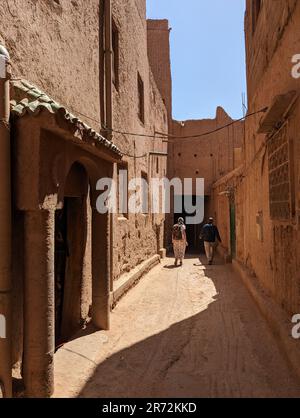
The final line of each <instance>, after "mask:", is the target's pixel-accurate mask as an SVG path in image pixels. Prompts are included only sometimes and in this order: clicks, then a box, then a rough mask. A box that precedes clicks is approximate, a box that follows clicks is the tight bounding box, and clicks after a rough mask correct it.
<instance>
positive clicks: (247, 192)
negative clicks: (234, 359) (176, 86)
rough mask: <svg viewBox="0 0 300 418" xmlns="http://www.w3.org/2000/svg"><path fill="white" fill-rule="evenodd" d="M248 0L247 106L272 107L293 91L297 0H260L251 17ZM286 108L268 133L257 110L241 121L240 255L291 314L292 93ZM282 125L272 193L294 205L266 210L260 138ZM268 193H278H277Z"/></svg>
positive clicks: (266, 154)
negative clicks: (280, 166) (280, 167)
mask: <svg viewBox="0 0 300 418" xmlns="http://www.w3.org/2000/svg"><path fill="white" fill-rule="evenodd" d="M253 3H255V2H252V1H250V0H249V1H248V2H247V12H246V19H245V33H246V51H247V81H248V101H249V103H248V107H249V111H250V112H254V111H258V110H260V109H262V108H264V107H266V106H269V109H271V106H272V103H273V101H274V98H275V96H277V95H285V94H287V93H288V92H290V91H292V90H296V91H297V90H299V87H300V79H295V78H293V77H292V67H293V64H292V57H293V56H294V55H295V54H299V53H300V26H299V21H300V3H299V2H298V1H295V0H290V1H285V0H278V1H276V2H274V1H271V0H266V1H264V2H261V9H260V12H259V14H258V16H257V18H256V19H255V15H254V9H253ZM254 19H255V20H254ZM270 111H272V110H270ZM285 113H286V114H285V115H280V118H279V119H278V120H274V126H273V130H272V131H271V132H270V133H269V134H265V133H262V134H259V133H258V130H259V127H260V125H261V121H262V115H261V114H258V115H256V116H254V117H252V118H249V119H248V120H247V122H246V140H245V178H244V182H243V183H244V221H245V230H244V237H245V239H244V254H243V256H241V259H242V261H243V262H244V263H245V264H246V265H247V266H248V267H249V269H250V270H252V271H253V273H254V274H255V275H256V276H257V278H258V280H259V282H260V284H261V285H262V286H263V287H264V288H265V289H266V290H267V291H268V292H269V293H270V294H271V295H272V296H273V298H274V299H275V300H276V301H277V302H278V304H279V305H281V306H282V307H283V308H284V309H285V311H286V312H287V313H288V314H291V313H298V312H299V306H300V287H299V283H300V276H299V271H300V265H299V262H300V257H299V255H300V253H299V251H300V246H299V238H300V230H299V210H300V201H299V187H300V183H299V169H300V167H299V156H300V154H299V131H300V123H299V120H300V118H299V114H300V105H299V101H296V103H294V104H293V103H289V106H288V108H286V112H285ZM283 124H285V125H283ZM282 128H283V129H284V133H283V139H282V140H283V141H285V142H286V144H289V146H290V147H291V150H292V151H290V152H288V153H287V154H286V155H285V152H284V149H285V148H284V147H285V145H284V147H283V148H282V151H281V152H280V153H279V155H280V158H282V159H283V160H282V161H283V162H284V161H285V159H286V162H285V166H286V167H288V171H289V172H288V173H287V172H286V173H282V175H283V180H282V181H283V182H284V185H283V189H282V191H281V193H280V194H281V198H280V199H279V200H282V202H283V201H284V200H287V199H286V194H287V193H288V194H289V198H290V199H291V200H290V202H291V203H290V204H291V206H293V208H292V207H290V206H289V209H288V211H290V213H289V214H288V215H287V216H286V214H285V212H286V209H284V208H282V209H284V210H283V212H282V213H281V214H280V213H277V215H274V214H273V213H272V211H271V204H270V202H271V200H272V199H274V194H273V192H272V194H271V193H270V190H271V188H270V187H272V188H273V187H274V186H275V183H276V182H277V180H278V179H276V178H274V176H271V174H270V173H271V171H272V165H273V164H275V166H276V164H277V163H276V161H275V160H272V161H269V159H270V153H271V150H270V149H268V147H266V146H265V141H267V140H268V138H270V136H273V137H274V135H276V134H277V133H278V132H280V129H282ZM269 143H270V144H271V143H272V139H270V141H269ZM278 173H279V172H278ZM274 181H275V183H274ZM273 183H274V184H273ZM275 199H277V200H278V196H277V197H275ZM292 201H294V203H293V202H292ZM278 208H279V206H278ZM285 208H287V206H286V205H285ZM279 209H280V208H279ZM280 210H281V209H280ZM277 212H278V211H277Z"/></svg>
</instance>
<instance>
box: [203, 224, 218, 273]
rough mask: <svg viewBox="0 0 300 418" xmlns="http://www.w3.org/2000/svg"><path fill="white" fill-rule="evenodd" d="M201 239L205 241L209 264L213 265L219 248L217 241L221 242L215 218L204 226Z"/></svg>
mask: <svg viewBox="0 0 300 418" xmlns="http://www.w3.org/2000/svg"><path fill="white" fill-rule="evenodd" d="M200 239H203V241H204V248H205V253H206V257H207V260H208V264H209V265H211V264H212V262H213V259H214V252H215V248H216V246H217V240H218V241H219V242H222V241H221V237H220V234H219V231H218V228H217V227H216V226H215V225H214V220H213V218H209V220H208V224H206V225H204V226H203V228H202V231H201V234H200Z"/></svg>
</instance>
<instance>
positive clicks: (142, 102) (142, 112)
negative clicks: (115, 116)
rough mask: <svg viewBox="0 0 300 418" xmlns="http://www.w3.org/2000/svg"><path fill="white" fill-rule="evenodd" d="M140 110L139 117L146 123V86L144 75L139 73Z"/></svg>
mask: <svg viewBox="0 0 300 418" xmlns="http://www.w3.org/2000/svg"><path fill="white" fill-rule="evenodd" d="M138 95H139V97H138V101H139V102H138V106H139V109H138V112H139V118H140V121H141V122H142V123H143V124H144V123H145V88H144V82H143V80H142V77H141V76H140V74H139V73H138Z"/></svg>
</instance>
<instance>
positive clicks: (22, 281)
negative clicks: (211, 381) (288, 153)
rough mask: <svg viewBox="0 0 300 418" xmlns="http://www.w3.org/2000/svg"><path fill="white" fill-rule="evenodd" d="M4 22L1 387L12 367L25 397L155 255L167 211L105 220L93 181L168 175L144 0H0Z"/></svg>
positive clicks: (47, 388)
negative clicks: (13, 0) (60, 351)
mask: <svg viewBox="0 0 300 418" xmlns="http://www.w3.org/2000/svg"><path fill="white" fill-rule="evenodd" d="M0 19H1V22H2V23H1V29H0V37H1V44H2V45H5V47H6V49H7V51H9V55H10V63H11V72H12V74H11V75H9V74H7V79H3V80H1V92H2V93H3V96H5V98H6V102H5V103H6V108H5V109H4V110H5V112H4V110H3V109H2V108H1V112H2V110H3V112H2V115H3V114H4V113H5V116H6V125H5V126H4V124H2V126H1V134H2V135H3V137H4V136H5V138H6V142H5V149H2V156H1V158H2V160H1V163H2V174H3V179H4V180H3V181H5V179H6V180H7V181H6V183H5V184H3V185H2V187H1V193H3V195H4V193H6V195H5V198H6V201H9V200H10V198H11V200H12V205H11V208H10V207H9V205H2V203H1V222H2V224H1V225H2V226H3V234H2V237H1V251H2V255H1V258H2V260H1V279H0V308H1V314H2V313H3V314H4V315H5V317H6V318H7V338H6V339H1V340H0V352H1V355H0V381H1V393H2V395H3V394H4V395H5V396H10V395H11V387H12V384H11V383H12V382H11V368H12V369H13V375H14V377H16V378H17V379H22V381H23V384H24V388H25V395H26V396H30V397H39V396H50V395H51V393H52V391H53V367H54V361H55V360H54V352H55V349H56V347H58V346H59V345H60V344H61V343H63V342H64V341H67V340H68V339H69V338H70V337H71V336H72V335H74V333H75V332H76V331H77V330H79V329H80V328H81V327H82V326H83V325H84V324H85V323H86V322H89V321H90V319H92V321H93V323H94V325H95V326H96V327H97V328H100V329H108V328H109V326H110V324H109V316H110V309H111V307H112V306H113V305H114V304H115V303H116V302H117V300H118V299H119V298H120V297H121V296H122V294H123V293H124V292H126V291H127V290H128V288H129V287H130V286H132V284H133V283H134V282H135V281H136V280H137V279H138V278H139V277H140V276H141V275H142V274H143V273H144V272H145V271H147V270H148V269H150V268H151V267H152V266H153V265H155V264H156V263H158V262H159V259H160V254H163V253H164V251H163V244H164V243H163V231H164V216H163V215H152V214H150V213H138V214H132V213H126V204H127V202H125V204H124V205H123V206H124V207H123V208H119V210H118V212H119V213H116V214H104V215H101V214H99V213H98V211H97V210H96V201H97V197H98V196H99V193H100V192H99V191H98V190H97V186H96V184H97V181H98V180H99V179H100V178H103V177H109V178H113V179H114V180H116V182H118V181H119V178H118V177H119V172H120V170H125V171H127V172H128V182H129V181H130V179H132V178H140V177H142V178H144V179H146V180H150V179H151V178H152V177H158V178H160V177H162V176H164V175H166V170H167V158H166V157H167V155H166V151H167V147H166V144H165V143H164V142H163V141H162V139H161V138H156V137H155V132H157V131H158V132H163V133H168V113H169V112H170V109H167V107H166V104H165V103H164V101H163V98H162V97H161V94H160V92H159V89H158V87H157V85H156V83H155V80H154V76H153V74H152V71H151V68H150V64H149V60H148V49H147V22H146V2H145V1H143V0H130V1H128V0H126V1H125V0H113V1H99V0H90V1H88V2H86V1H83V0H75V1H70V0H59V1H56V0H55V1H54V0H53V1H52V0H51V1H45V0H43V1H39V2H36V1H33V0H26V1H23V2H21V3H18V4H12V5H10V7H8V5H7V3H6V2H2V3H1V5H0ZM1 53H2V54H4V53H6V52H5V50H3V49H2V50H1ZM8 67H9V65H8ZM4 92H5V93H6V95H4ZM9 113H10V118H9ZM2 115H1V116H2ZM8 123H10V131H8V130H7V129H6V130H5V129H4V128H7V127H8ZM131 132H132V133H134V134H135V135H130V134H128V133H131ZM138 134H142V135H144V136H138ZM146 135H149V137H147V136H146ZM10 160H11V162H12V164H11V167H9V166H8V164H7V161H10ZM4 174H5V175H4ZM10 179H11V188H10V187H9V185H8V183H9V180H10ZM125 186H126V185H125ZM3 195H2V196H1V199H3ZM129 197H130V196H129ZM1 202H2V200H1ZM124 208H125V209H124ZM4 229H5V230H4ZM10 242H12V245H11V247H10ZM10 248H11V250H10ZM3 260H4V261H3ZM10 265H11V266H12V272H11V274H10Z"/></svg>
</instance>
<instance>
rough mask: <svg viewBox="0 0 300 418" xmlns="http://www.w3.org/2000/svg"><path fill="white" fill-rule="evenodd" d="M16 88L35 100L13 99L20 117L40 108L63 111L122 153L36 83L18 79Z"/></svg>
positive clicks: (96, 137)
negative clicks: (40, 88) (35, 84)
mask: <svg viewBox="0 0 300 418" xmlns="http://www.w3.org/2000/svg"><path fill="white" fill-rule="evenodd" d="M13 86H14V88H16V89H18V90H21V91H23V92H24V93H26V94H27V95H28V96H29V97H30V98H32V99H33V100H32V101H30V100H29V99H27V98H25V99H22V100H21V101H19V102H17V101H15V100H12V101H11V112H12V113H13V114H15V115H17V116H19V117H21V116H24V115H25V114H26V113H32V114H38V113H39V111H40V110H42V109H43V108H44V109H47V110H48V112H50V113H53V114H55V113H58V112H61V113H62V115H63V117H64V118H65V119H66V120H68V121H69V122H70V123H72V124H74V125H76V126H77V127H78V128H79V129H83V130H84V131H85V132H86V133H87V134H88V135H89V136H90V137H91V138H93V139H95V140H97V141H98V142H99V143H101V144H103V145H104V146H105V147H106V148H108V149H110V150H111V151H113V152H115V153H116V154H118V155H119V156H121V155H122V152H121V150H120V149H119V148H118V147H117V146H116V145H114V144H113V143H112V142H111V141H109V140H108V139H106V138H104V137H103V136H102V135H100V134H99V133H98V132H96V131H95V130H94V129H93V128H91V127H90V126H88V125H87V124H86V123H84V122H82V121H81V120H80V119H79V118H78V117H76V116H75V115H73V114H72V113H70V112H69V111H68V110H67V109H66V108H65V107H64V106H62V105H60V104H59V103H57V102H56V101H54V100H52V99H51V98H50V97H49V96H47V95H46V94H45V93H43V92H42V91H41V90H39V89H38V88H37V87H35V86H34V85H32V84H30V83H29V82H28V81H26V80H17V81H14V82H13Z"/></svg>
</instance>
